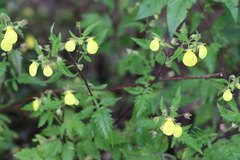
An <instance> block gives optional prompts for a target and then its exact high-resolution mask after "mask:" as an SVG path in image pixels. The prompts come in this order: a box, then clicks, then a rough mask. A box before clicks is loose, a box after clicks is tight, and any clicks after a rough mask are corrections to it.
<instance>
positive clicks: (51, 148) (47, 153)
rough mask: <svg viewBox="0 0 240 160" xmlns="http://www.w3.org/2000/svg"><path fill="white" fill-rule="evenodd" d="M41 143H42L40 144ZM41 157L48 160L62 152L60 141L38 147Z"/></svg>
mask: <svg viewBox="0 0 240 160" xmlns="http://www.w3.org/2000/svg"><path fill="white" fill-rule="evenodd" d="M40 143H41V142H40ZM38 150H39V152H40V153H41V157H43V158H48V157H54V156H56V155H57V154H59V153H61V151H62V143H61V141H60V140H59V139H57V140H54V141H49V142H47V143H45V144H43V145H40V146H39V147H38Z"/></svg>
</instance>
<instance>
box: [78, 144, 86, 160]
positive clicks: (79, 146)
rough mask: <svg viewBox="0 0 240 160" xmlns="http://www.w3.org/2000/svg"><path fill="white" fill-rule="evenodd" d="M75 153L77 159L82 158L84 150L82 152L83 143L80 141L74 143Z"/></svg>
mask: <svg viewBox="0 0 240 160" xmlns="http://www.w3.org/2000/svg"><path fill="white" fill-rule="evenodd" d="M76 154H77V157H78V158H79V159H84V157H85V152H84V145H83V142H82V141H80V142H78V143H77V145H76Z"/></svg>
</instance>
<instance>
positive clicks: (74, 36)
mask: <svg viewBox="0 0 240 160" xmlns="http://www.w3.org/2000/svg"><path fill="white" fill-rule="evenodd" d="M69 33H70V35H71V36H72V37H73V38H77V36H76V35H75V34H73V33H72V32H71V31H70V30H69Z"/></svg>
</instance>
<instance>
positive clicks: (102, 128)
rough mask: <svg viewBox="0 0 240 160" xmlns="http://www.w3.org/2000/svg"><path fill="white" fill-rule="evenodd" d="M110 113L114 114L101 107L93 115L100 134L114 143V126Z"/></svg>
mask: <svg viewBox="0 0 240 160" xmlns="http://www.w3.org/2000/svg"><path fill="white" fill-rule="evenodd" d="M110 112H112V111H111V110H110V109H108V108H104V107H101V108H99V109H98V110H97V111H96V112H95V113H94V114H93V116H92V118H93V121H94V123H95V125H96V128H97V129H98V131H99V132H100V134H101V135H103V137H104V138H105V139H106V140H108V141H109V142H111V143H112V128H113V125H112V116H111V114H110Z"/></svg>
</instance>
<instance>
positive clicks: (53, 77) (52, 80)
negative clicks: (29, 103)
mask: <svg viewBox="0 0 240 160" xmlns="http://www.w3.org/2000/svg"><path fill="white" fill-rule="evenodd" d="M61 76H62V73H61V72H60V71H58V70H57V71H55V72H54V73H53V75H52V76H51V77H50V78H49V79H48V80H46V81H43V83H53V82H55V81H56V80H58V79H59V78H60V77H61Z"/></svg>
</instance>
